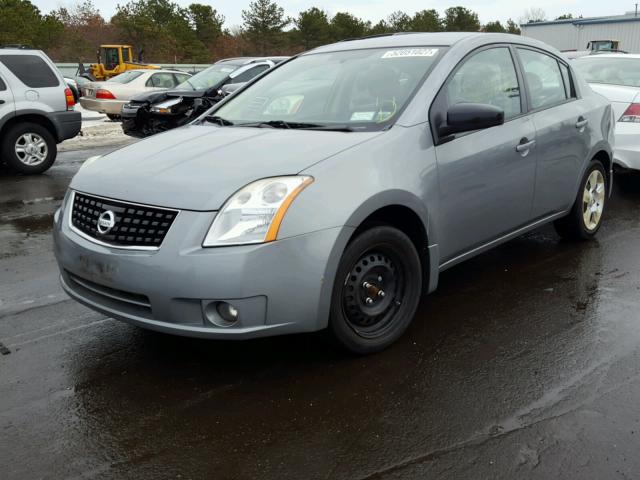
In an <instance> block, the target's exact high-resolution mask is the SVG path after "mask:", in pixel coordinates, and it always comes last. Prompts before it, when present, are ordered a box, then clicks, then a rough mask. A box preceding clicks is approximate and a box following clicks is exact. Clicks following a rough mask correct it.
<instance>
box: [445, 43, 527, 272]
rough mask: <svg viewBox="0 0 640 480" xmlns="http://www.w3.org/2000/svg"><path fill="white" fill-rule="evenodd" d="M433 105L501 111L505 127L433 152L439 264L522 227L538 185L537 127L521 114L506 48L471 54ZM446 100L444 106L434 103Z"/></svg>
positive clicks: (471, 135) (517, 86) (466, 136)
mask: <svg viewBox="0 0 640 480" xmlns="http://www.w3.org/2000/svg"><path fill="white" fill-rule="evenodd" d="M440 95H444V96H445V97H446V98H445V99H444V101H443V99H438V100H436V104H440V105H442V104H444V108H445V110H446V109H448V107H449V106H451V105H455V104H456V103H466V102H471V103H484V104H491V105H494V106H497V107H500V108H501V109H502V110H503V111H504V113H505V123H504V124H503V125H500V126H497V127H493V128H489V129H486V130H480V131H475V132H470V133H466V134H460V135H458V136H457V138H453V139H452V140H450V141H447V142H446V143H441V144H440V145H438V146H437V147H436V157H437V162H438V175H439V182H440V215H439V219H438V222H439V224H440V225H439V227H440V228H439V232H440V237H439V243H440V245H441V251H440V252H441V259H442V261H443V262H446V261H448V260H451V259H453V258H455V257H457V256H459V255H461V254H464V253H465V252H468V251H470V250H473V249H474V248H476V247H479V246H481V245H483V244H486V243H488V242H490V241H491V240H494V239H497V238H499V237H500V236H502V235H504V234H507V233H509V232H512V231H514V230H515V229H517V228H518V227H520V226H523V225H525V224H527V223H528V222H529V221H530V219H531V205H532V201H533V191H534V185H535V169H536V163H535V161H536V148H535V140H536V136H535V127H534V125H533V122H532V121H531V119H530V118H529V117H528V116H526V115H523V111H524V110H523V105H524V103H523V101H522V99H521V89H520V81H519V79H518V75H517V73H516V69H515V66H514V61H513V55H512V52H511V50H510V48H509V47H507V46H499V47H491V48H485V49H483V50H480V51H478V52H477V53H475V54H473V55H472V56H471V57H468V58H467V59H466V60H465V61H464V63H462V64H461V66H460V67H458V69H457V70H456V71H455V72H454V74H453V75H452V76H451V77H450V78H449V79H448V80H447V83H446V84H445V87H444V88H443V89H442V91H441V92H440V94H439V96H440ZM439 100H440V101H443V103H439Z"/></svg>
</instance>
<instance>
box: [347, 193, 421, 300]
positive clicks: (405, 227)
mask: <svg viewBox="0 0 640 480" xmlns="http://www.w3.org/2000/svg"><path fill="white" fill-rule="evenodd" d="M376 225H389V226H392V227H395V228H397V229H398V230H400V231H401V232H403V233H404V234H405V235H407V236H408V237H409V238H410V239H411V242H412V243H413V245H414V246H415V247H416V251H417V252H418V255H419V256H420V262H421V266H422V273H423V277H424V280H425V282H428V279H429V250H428V248H427V247H428V245H429V240H428V237H427V231H426V229H425V227H424V224H423V222H422V220H421V219H420V217H419V216H418V214H417V213H415V212H414V211H413V210H412V209H410V208H409V207H405V206H403V205H389V206H387V207H383V208H380V209H379V210H376V211H375V212H373V213H372V214H371V215H369V216H368V217H367V218H365V219H364V220H363V221H362V223H361V224H360V225H359V226H358V228H357V229H356V231H355V232H354V233H353V235H352V236H351V239H350V240H349V241H350V242H351V240H353V239H354V238H355V237H356V236H357V235H358V234H360V233H361V232H363V231H365V230H368V229H369V228H371V227H374V226H376ZM425 288H426V283H425Z"/></svg>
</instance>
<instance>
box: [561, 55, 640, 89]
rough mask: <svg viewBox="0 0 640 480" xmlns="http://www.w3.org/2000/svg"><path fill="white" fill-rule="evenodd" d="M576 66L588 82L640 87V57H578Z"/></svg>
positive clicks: (575, 62)
mask: <svg viewBox="0 0 640 480" xmlns="http://www.w3.org/2000/svg"><path fill="white" fill-rule="evenodd" d="M573 66H574V68H575V69H576V70H577V71H578V72H580V73H581V74H582V76H583V77H584V79H585V80H586V81H587V82H588V83H608V84H611V85H624V86H626V87H640V58H618V57H616V58H605V57H599V56H594V57H591V58H588V57H583V58H577V59H576V60H574V61H573Z"/></svg>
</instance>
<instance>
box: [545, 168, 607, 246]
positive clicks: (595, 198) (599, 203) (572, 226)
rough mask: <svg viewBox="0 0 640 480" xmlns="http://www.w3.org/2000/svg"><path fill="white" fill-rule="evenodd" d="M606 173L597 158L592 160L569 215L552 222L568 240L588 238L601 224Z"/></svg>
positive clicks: (604, 199) (591, 236)
mask: <svg viewBox="0 0 640 480" xmlns="http://www.w3.org/2000/svg"><path fill="white" fill-rule="evenodd" d="M607 192H608V183H607V173H606V171H605V169H604V166H603V165H602V163H601V162H600V161H599V160H592V161H591V164H590V165H589V168H587V171H586V172H585V174H584V178H583V179H582V183H581V184H580V190H578V196H577V198H576V201H575V203H574V204H573V208H572V209H571V212H570V213H569V215H567V216H566V217H564V218H561V219H559V220H556V221H555V223H554V226H555V229H556V232H558V234H559V235H560V236H561V237H563V238H567V239H570V240H589V239H591V238H593V237H594V236H595V234H596V233H597V232H598V230H600V226H601V225H602V218H603V215H604V211H605V206H606V203H607Z"/></svg>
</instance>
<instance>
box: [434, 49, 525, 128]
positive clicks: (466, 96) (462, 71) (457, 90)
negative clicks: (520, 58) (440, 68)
mask: <svg viewBox="0 0 640 480" xmlns="http://www.w3.org/2000/svg"><path fill="white" fill-rule="evenodd" d="M445 92H446V95H447V104H448V106H452V105H455V104H457V103H484V104H488V105H493V106H495V107H499V108H501V109H502V110H503V111H504V117H505V119H509V118H512V117H515V116H516V115H519V114H520V113H522V108H521V103H520V86H519V85H518V77H517V75H516V69H515V66H514V63H513V59H512V58H511V53H510V52H509V49H508V48H507V47H497V48H491V49H489V50H483V51H481V52H479V53H476V54H475V55H473V56H472V57H471V58H470V59H469V60H467V61H465V63H464V64H462V66H461V67H460V68H459V69H458V70H457V71H456V73H455V74H454V75H453V77H452V78H451V79H449V81H448V83H447V86H446V87H445Z"/></svg>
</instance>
